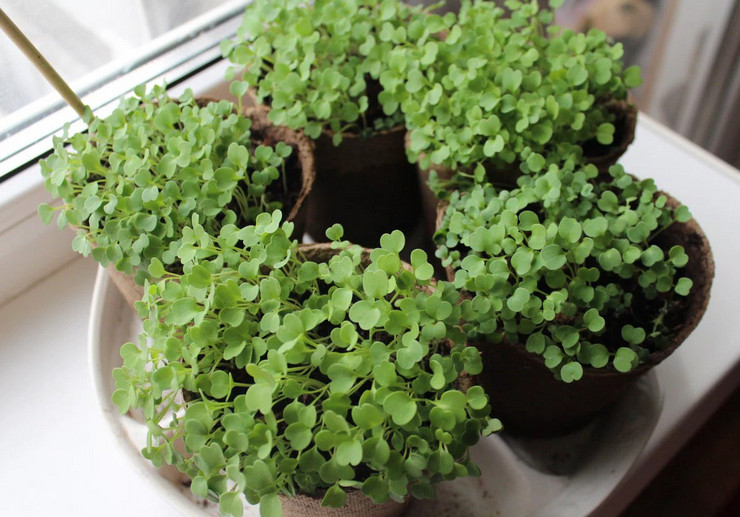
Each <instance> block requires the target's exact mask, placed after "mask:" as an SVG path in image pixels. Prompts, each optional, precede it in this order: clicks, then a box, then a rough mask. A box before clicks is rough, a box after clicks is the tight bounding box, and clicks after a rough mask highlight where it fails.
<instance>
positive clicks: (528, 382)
mask: <svg viewBox="0 0 740 517" xmlns="http://www.w3.org/2000/svg"><path fill="white" fill-rule="evenodd" d="M660 194H664V195H666V196H668V204H669V206H673V207H676V206H679V205H680V203H679V202H678V201H677V200H676V199H674V198H673V197H671V196H670V195H668V194H665V192H660ZM446 207H447V204H446V203H440V205H439V207H438V212H437V215H438V219H437V221H438V224H439V223H440V222H441V220H442V217H444V211H445V209H446ZM657 242H658V243H659V244H661V245H662V247H663V248H664V249H669V248H670V247H671V246H674V245H676V244H679V245H682V246H683V247H684V248H685V249H686V253H687V255H688V256H689V262H688V264H687V265H686V266H685V267H684V268H683V269H682V273H683V275H684V276H687V277H689V278H690V279H691V280H692V281H693V282H694V285H693V287H692V288H691V291H690V293H689V295H688V296H687V297H686V299H685V301H684V305H683V307H682V313H683V314H684V315H685V318H684V319H683V324H682V325H681V326H680V327H679V329H678V331H677V332H676V334H675V335H674V336H673V337H672V338H671V340H670V342H669V344H668V346H667V347H666V348H665V349H663V350H660V351H657V352H654V353H653V354H651V355H650V356H649V357H648V359H647V361H646V362H645V363H643V364H641V365H640V366H638V367H637V368H635V369H634V370H632V371H630V372H628V373H619V372H617V371H616V370H614V369H613V368H612V367H608V368H599V369H597V368H591V367H588V366H584V369H583V377H582V378H581V379H580V380H578V381H574V382H572V383H570V384H568V383H565V382H561V381H558V380H556V379H555V377H554V376H553V374H552V372H551V371H550V369H549V368H547V366H545V361H544V359H543V357H542V356H541V355H538V354H532V353H530V352H527V350H526V348H525V347H524V345H523V344H521V343H511V342H509V341H507V340H504V341H503V342H502V343H496V344H494V343H490V342H479V343H473V344H474V345H475V346H476V347H478V349H479V350H480V351H481V354H482V358H483V373H481V374H480V375H479V376H478V380H479V382H480V385H481V386H483V388H484V389H485V390H486V393H487V394H488V396H489V398H490V400H491V407H492V408H493V409H492V413H493V414H494V415H496V416H497V417H498V418H500V419H501V421H502V423H503V425H504V430H505V431H506V432H508V433H509V434H514V435H521V436H531V437H545V436H558V435H562V434H566V433H568V432H571V431H575V430H576V429H578V428H580V427H583V426H584V425H586V424H587V423H588V422H590V421H591V420H592V419H593V418H595V417H596V416H598V414H599V413H600V412H601V411H602V410H604V409H605V408H607V407H608V406H609V405H610V404H612V403H613V402H615V401H616V400H617V399H618V398H619V396H620V395H622V394H623V393H624V392H625V391H626V390H627V389H628V388H629V387H630V386H631V385H632V384H634V383H635V382H636V381H637V380H638V379H639V378H640V377H642V376H643V375H644V374H645V373H647V372H648V371H649V370H650V369H651V368H652V367H654V366H655V365H657V364H659V363H660V362H661V361H663V360H664V359H665V358H666V357H668V356H669V355H671V354H672V353H673V351H674V350H676V348H677V347H678V346H679V345H680V344H681V343H682V342H683V341H684V340H685V339H686V338H687V337H688V336H689V334H691V332H692V331H693V330H694V329H695V328H696V326H697V325H698V324H699V321H700V320H701V318H702V316H703V315H704V311H705V310H706V308H707V304H708V303H709V292H710V288H711V285H712V279H713V278H714V260H713V258H712V251H711V248H710V246H709V242H708V241H707V238H706V235H705V234H704V232H703V231H702V229H701V228H700V227H699V225H698V223H697V222H696V220H694V219H691V220H690V221H688V222H687V223H673V224H672V225H671V226H670V227H668V228H667V229H666V230H664V231H663V233H662V234H661V235H660V236H659V238H658V240H657ZM447 277H448V279H450V280H452V279H454V272H453V270H452V268H447Z"/></svg>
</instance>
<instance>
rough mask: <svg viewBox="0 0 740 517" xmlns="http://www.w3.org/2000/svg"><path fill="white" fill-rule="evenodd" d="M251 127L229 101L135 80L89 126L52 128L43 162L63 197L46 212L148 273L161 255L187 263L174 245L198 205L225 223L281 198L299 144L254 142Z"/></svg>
mask: <svg viewBox="0 0 740 517" xmlns="http://www.w3.org/2000/svg"><path fill="white" fill-rule="evenodd" d="M251 127H252V121H251V120H250V119H249V118H246V117H242V116H239V115H237V113H236V111H235V107H234V105H233V104H231V103H229V102H227V101H220V102H210V103H207V104H205V103H200V102H199V101H198V100H197V99H194V98H193V96H192V92H190V91H187V92H186V93H185V94H184V95H183V96H182V97H181V98H180V99H179V100H174V99H170V98H169V97H168V96H167V93H166V92H165V90H164V89H163V88H161V87H155V88H154V89H152V90H151V91H150V92H149V93H145V91H144V88H143V87H140V88H137V89H136V90H135V96H133V97H130V98H126V99H124V100H122V101H121V104H120V105H119V107H118V108H117V109H116V110H115V111H114V112H113V113H112V114H111V115H110V116H109V117H107V118H106V119H98V118H96V119H93V121H92V122H91V124H90V127H89V129H88V132H87V134H81V133H78V134H76V135H74V136H72V137H71V138H69V139H67V138H66V133H65V136H64V137H62V138H60V137H55V138H54V154H52V155H51V156H50V157H49V158H47V159H46V160H42V161H41V172H42V174H43V175H44V178H46V182H45V185H46V188H47V190H48V191H49V192H51V194H52V195H54V197H61V198H62V200H63V201H64V204H62V205H61V206H59V207H55V208H52V207H50V206H49V205H47V204H42V205H41V206H40V207H39V213H40V215H41V217H42V219H43V220H44V221H45V222H47V223H48V222H50V221H51V219H52V217H53V215H54V212H58V213H59V217H58V219H57V223H58V225H59V227H60V228H62V227H64V226H65V225H66V224H67V223H69V224H70V225H72V226H73V227H76V228H78V231H77V237H76V238H75V239H74V242H73V247H74V249H75V250H76V251H79V252H80V253H82V254H84V255H88V254H90V253H92V255H93V258H95V260H97V261H98V262H100V263H101V264H103V265H108V264H115V266H116V268H117V269H118V270H121V271H124V272H126V273H128V274H131V273H132V272H133V270H134V269H137V275H139V276H140V277H144V276H146V268H147V267H148V265H149V263H150V261H151V260H152V259H154V258H157V259H161V261H162V262H163V263H164V264H165V265H166V267H167V268H168V269H172V270H179V269H180V268H181V267H182V265H181V264H179V263H178V262H177V256H176V252H177V250H178V248H179V247H180V242H181V238H182V232H183V230H184V228H185V227H186V225H188V224H189V222H190V220H191V216H192V215H193V214H198V215H200V216H201V219H200V221H201V222H202V224H203V226H204V227H205V228H206V230H207V231H208V232H211V233H218V231H219V229H220V228H221V227H222V226H223V225H227V224H240V225H246V224H249V223H251V222H253V221H254V220H255V218H256V216H257V214H259V213H262V212H265V211H272V210H274V209H276V208H281V207H282V203H281V202H280V201H279V200H281V199H284V198H285V195H284V192H285V190H286V189H287V188H288V185H287V183H286V182H287V179H286V173H285V163H286V157H288V156H289V155H290V154H291V152H292V149H291V147H290V146H288V145H287V144H285V143H283V142H279V143H277V145H276V146H275V147H274V148H273V147H270V146H267V145H261V143H260V142H255V141H254V140H253V137H254V135H253V134H252V132H251V131H250V129H251ZM67 144H69V145H70V148H68V147H66V145H67ZM139 281H143V278H139Z"/></svg>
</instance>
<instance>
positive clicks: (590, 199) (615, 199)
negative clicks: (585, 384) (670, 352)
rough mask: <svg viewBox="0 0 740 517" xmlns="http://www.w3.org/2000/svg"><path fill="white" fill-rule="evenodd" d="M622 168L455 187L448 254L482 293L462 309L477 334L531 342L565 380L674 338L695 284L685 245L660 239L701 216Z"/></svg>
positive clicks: (622, 366) (446, 231)
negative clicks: (685, 273)
mask: <svg viewBox="0 0 740 517" xmlns="http://www.w3.org/2000/svg"><path fill="white" fill-rule="evenodd" d="M610 174H611V178H610V180H608V181H602V182H596V181H595V180H594V178H596V176H597V170H596V168H595V167H594V166H593V165H588V166H586V167H584V168H582V169H575V168H574V167H573V164H572V163H570V164H566V165H564V166H563V167H562V168H558V167H556V166H554V165H553V166H551V167H550V168H549V169H548V171H547V172H546V173H544V174H540V175H538V176H536V177H532V176H522V177H521V178H520V179H519V185H518V187H517V188H515V189H513V190H498V189H496V188H494V187H492V186H491V185H486V186H483V185H477V186H475V187H474V188H473V189H472V190H471V191H469V192H465V193H459V192H455V193H453V194H452V196H451V198H450V204H449V207H448V208H447V210H446V212H445V215H444V219H443V221H442V223H441V226H440V228H439V231H438V233H437V234H436V236H435V239H436V242H437V244H438V245H439V248H438V252H437V255H438V256H439V257H440V258H441V259H442V261H443V264H444V265H445V266H450V267H451V268H452V269H453V270H454V271H455V286H456V287H457V288H460V289H465V290H467V291H468V292H469V293H470V297H469V299H467V300H466V301H464V302H463V303H462V305H461V307H462V318H463V319H464V320H466V324H465V328H466V329H467V330H468V331H470V332H471V335H472V337H473V338H474V339H475V338H476V336H485V338H486V339H487V340H492V341H493V342H499V341H501V340H502V339H506V340H508V341H509V342H511V343H522V346H526V349H527V350H528V351H529V352H531V353H534V354H541V355H542V356H543V357H544V361H545V364H546V365H547V366H548V367H549V368H550V369H551V370H552V371H553V372H554V373H555V375H556V377H557V378H559V379H561V380H563V381H565V382H571V381H575V380H578V379H580V378H581V376H582V374H583V367H584V366H590V367H593V368H604V367H607V365H611V366H613V367H614V369H615V370H617V371H619V372H628V371H630V370H632V369H633V368H635V367H636V366H637V365H639V364H640V363H641V362H642V361H643V360H644V359H645V358H646V357H647V356H648V355H649V354H650V353H651V352H653V351H656V350H660V349H661V347H662V346H663V345H665V344H667V341H668V339H669V337H670V335H671V332H672V331H673V330H674V329H675V327H676V326H677V325H678V324H679V323H680V321H678V320H677V319H676V318H677V316H676V308H677V307H680V303H681V298H682V297H684V296H686V295H687V294H688V292H689V290H690V288H691V286H692V281H691V280H690V279H689V278H686V277H681V276H680V273H679V272H680V269H681V268H683V267H684V266H685V265H686V264H687V262H688V255H687V254H686V252H685V250H684V248H683V247H682V246H672V247H670V248H669V249H665V247H661V244H660V239H659V238H657V237H658V236H659V234H660V233H661V232H663V231H664V230H665V229H666V228H668V227H669V226H670V225H671V224H672V223H674V222H675V221H679V222H686V221H688V220H689V219H690V218H691V214H690V213H689V211H688V209H687V208H686V207H685V206H679V207H675V206H673V205H671V204H669V203H667V198H666V196H665V195H663V194H661V193H659V192H657V189H656V187H655V184H654V182H653V181H652V180H643V181H637V180H635V179H634V178H633V177H632V176H630V175H628V174H626V173H625V172H624V169H623V168H622V167H621V166H619V165H617V166H613V167H612V168H611V169H610ZM656 238H657V239H656ZM678 312H680V311H678ZM678 318H680V316H678Z"/></svg>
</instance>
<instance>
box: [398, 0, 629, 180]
mask: <svg viewBox="0 0 740 517" xmlns="http://www.w3.org/2000/svg"><path fill="white" fill-rule="evenodd" d="M559 3H561V2H560V1H557V2H552V1H551V5H552V6H556V5H558V4H559ZM506 6H507V7H508V9H509V10H510V12H511V15H510V16H506V15H505V11H504V10H503V9H502V8H500V7H497V6H496V3H495V2H487V1H483V0H474V1H473V2H471V1H470V0H466V1H464V2H463V4H462V8H461V10H460V14H459V18H458V21H457V23H455V24H453V25H452V26H451V28H450V30H449V33H448V35H447V37H446V39H445V40H444V42H443V43H441V44H439V45H437V48H438V51H437V54H436V58H435V59H434V61H433V63H431V64H430V65H429V66H428V67H425V68H424V69H423V70H421V71H417V72H415V73H413V74H411V73H409V75H408V79H407V81H406V83H405V85H406V88H405V90H406V97H405V98H404V99H403V100H402V101H401V103H400V106H401V109H402V111H403V112H404V113H405V115H406V125H407V127H408V128H409V130H410V131H411V134H410V146H409V157H410V158H411V159H413V160H420V164H421V166H422V167H423V168H427V167H429V166H430V164H442V165H445V166H447V167H449V168H451V169H453V170H457V169H459V170H463V171H468V172H469V171H470V170H471V169H472V168H473V167H474V166H475V165H476V164H478V163H480V162H482V161H489V162H492V163H493V164H495V165H497V166H500V167H505V166H506V165H507V164H515V165H519V164H521V167H522V170H523V171H525V172H535V173H536V172H539V171H543V170H546V169H547V167H546V164H547V163H548V162H559V161H560V159H559V158H563V157H562V156H558V155H559V154H560V153H561V152H564V151H562V150H558V149H556V148H557V146H558V145H562V144H570V145H571V146H576V147H575V148H573V147H569V148H568V149H567V152H568V153H571V152H573V151H574V150H576V151H579V150H580V146H582V145H583V144H585V143H586V142H589V141H592V140H594V139H595V140H597V141H598V142H599V143H600V144H603V145H609V144H611V143H612V142H613V135H614V132H615V127H614V124H613V121H614V115H613V114H612V113H610V112H609V109H608V107H607V105H608V102H609V101H610V100H612V99H625V98H626V96H627V89H628V88H632V87H635V86H637V85H639V83H640V73H639V69H637V68H636V67H630V68H627V69H623V65H622V61H621V57H622V53H623V50H622V46H621V45H620V44H616V45H612V44H610V43H609V42H608V41H607V38H606V35H605V34H604V33H603V32H601V31H598V30H591V31H589V32H588V33H587V34H576V33H574V32H573V31H570V30H563V29H561V28H560V27H557V26H555V25H552V19H553V14H552V11H550V10H546V9H543V10H540V8H539V6H538V2H537V1H536V0H527V1H515V0H509V1H507V2H506ZM553 153H554V154H555V156H548V155H550V154H553Z"/></svg>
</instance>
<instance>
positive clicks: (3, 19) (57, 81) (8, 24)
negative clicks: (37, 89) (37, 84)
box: [0, 9, 85, 118]
mask: <svg viewBox="0 0 740 517" xmlns="http://www.w3.org/2000/svg"><path fill="white" fill-rule="evenodd" d="M0 28H2V29H3V32H5V34H7V35H8V37H9V38H10V39H11V41H12V42H13V43H15V45H16V46H17V47H18V48H19V49H20V50H21V51H22V52H23V53H24V54H25V55H26V57H27V58H28V59H29V60H30V61H31V63H33V64H34V66H35V67H36V68H38V70H39V72H41V73H42V74H43V76H44V77H45V78H46V80H47V81H49V84H51V85H52V86H53V87H54V89H55V90H56V91H58V92H59V93H60V94H61V96H62V97H63V98H64V100H65V101H66V102H67V104H69V105H70V106H71V107H72V109H73V110H75V111H76V112H77V114H78V115H79V116H80V118H84V114H85V105H84V104H83V102H82V100H80V98H79V97H78V96H77V94H76V93H75V92H74V91H73V90H72V88H70V87H69V85H68V84H67V83H66V82H65V81H64V79H62V77H61V76H60V75H59V74H58V73H57V71H56V70H54V67H53V66H51V64H49V62H48V61H47V60H46V58H44V56H43V55H42V54H41V52H39V51H38V49H37V48H36V47H35V46H34V44H33V43H31V41H30V40H29V39H28V38H27V37H26V35H25V34H23V32H21V30H20V29H19V28H18V26H17V25H16V24H15V23H13V20H11V19H10V18H9V17H8V15H7V14H5V11H3V10H2V9H0Z"/></svg>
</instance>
